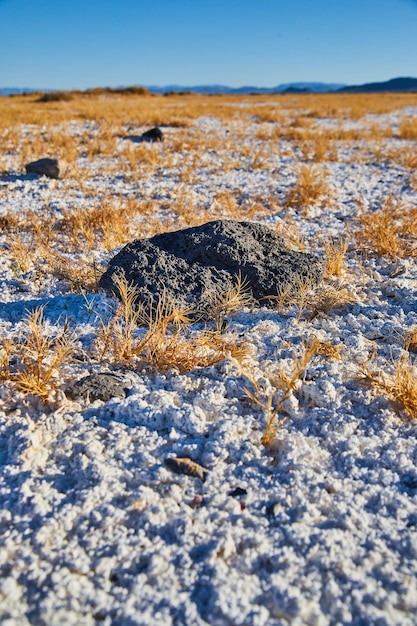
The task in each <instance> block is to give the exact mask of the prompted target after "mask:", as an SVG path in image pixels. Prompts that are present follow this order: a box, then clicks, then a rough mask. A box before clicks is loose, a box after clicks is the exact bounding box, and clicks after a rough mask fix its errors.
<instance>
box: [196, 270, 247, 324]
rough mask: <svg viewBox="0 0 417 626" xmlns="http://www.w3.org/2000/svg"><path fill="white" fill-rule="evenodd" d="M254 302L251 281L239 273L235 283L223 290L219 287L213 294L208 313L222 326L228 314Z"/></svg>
mask: <svg viewBox="0 0 417 626" xmlns="http://www.w3.org/2000/svg"><path fill="white" fill-rule="evenodd" d="M253 303H254V300H253V296H252V291H251V289H250V286H249V282H248V280H247V279H246V278H244V277H242V276H241V274H239V275H238V277H237V279H236V281H235V283H234V284H231V285H230V286H228V287H227V288H225V289H223V290H221V289H219V290H218V291H216V292H215V293H214V294H213V296H212V301H211V305H210V307H209V310H208V311H207V313H208V315H209V317H211V318H213V319H214V320H215V321H216V325H217V326H218V327H222V326H223V325H224V318H225V317H226V316H227V315H230V314H231V313H235V312H236V311H238V310H239V309H243V308H245V307H251V306H252V305H253Z"/></svg>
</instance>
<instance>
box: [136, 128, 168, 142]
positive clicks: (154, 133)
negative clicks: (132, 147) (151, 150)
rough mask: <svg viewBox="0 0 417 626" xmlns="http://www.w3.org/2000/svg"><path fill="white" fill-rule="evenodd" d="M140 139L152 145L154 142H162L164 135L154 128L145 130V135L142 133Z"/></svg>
mask: <svg viewBox="0 0 417 626" xmlns="http://www.w3.org/2000/svg"><path fill="white" fill-rule="evenodd" d="M140 138H141V139H142V141H149V142H151V143H154V142H156V141H163V140H164V135H163V133H162V130H161V129H160V128H158V127H157V126H156V127H155V128H151V129H150V130H147V131H146V133H142V135H141V136H140Z"/></svg>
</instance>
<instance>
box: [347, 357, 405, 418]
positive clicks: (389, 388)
mask: <svg viewBox="0 0 417 626" xmlns="http://www.w3.org/2000/svg"><path fill="white" fill-rule="evenodd" d="M359 379H360V381H361V382H362V383H363V384H366V385H370V386H371V387H372V388H373V389H374V390H375V392H376V393H377V394H379V395H382V396H384V397H386V398H389V399H390V400H392V401H393V402H394V404H396V405H399V407H400V408H401V409H403V410H404V411H405V412H406V413H407V415H408V416H409V417H410V418H412V419H415V418H417V364H416V362H415V360H413V359H412V358H411V357H410V355H409V354H403V355H401V356H400V357H399V358H397V359H395V360H392V361H391V363H387V364H386V369H385V371H384V370H381V369H379V370H378V371H374V370H373V369H372V367H370V366H368V365H365V364H364V365H363V367H362V368H361V371H360V374H359Z"/></svg>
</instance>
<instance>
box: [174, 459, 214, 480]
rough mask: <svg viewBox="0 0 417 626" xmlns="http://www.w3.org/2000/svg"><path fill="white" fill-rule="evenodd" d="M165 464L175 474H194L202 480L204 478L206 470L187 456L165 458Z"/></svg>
mask: <svg viewBox="0 0 417 626" xmlns="http://www.w3.org/2000/svg"><path fill="white" fill-rule="evenodd" d="M165 465H166V466H167V467H168V469H170V470H171V471H172V472H175V474H186V475H187V476H194V477H195V478H200V479H201V480H202V481H203V482H204V481H205V479H206V474H207V472H208V470H207V469H206V468H205V467H203V466H202V465H200V464H199V463H196V462H195V461H193V460H192V459H190V458H189V457H178V456H173V457H169V458H168V459H165Z"/></svg>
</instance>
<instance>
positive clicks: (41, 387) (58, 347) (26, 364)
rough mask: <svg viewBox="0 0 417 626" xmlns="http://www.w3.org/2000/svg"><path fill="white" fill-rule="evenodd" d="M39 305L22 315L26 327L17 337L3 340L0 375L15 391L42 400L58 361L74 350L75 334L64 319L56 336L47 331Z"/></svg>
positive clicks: (52, 381) (53, 382)
mask: <svg viewBox="0 0 417 626" xmlns="http://www.w3.org/2000/svg"><path fill="white" fill-rule="evenodd" d="M43 310H44V307H39V308H37V309H35V310H34V311H33V313H30V314H28V315H27V316H26V318H25V326H26V328H25V330H24V331H23V332H22V334H21V336H20V337H19V339H17V340H16V341H13V340H6V341H5V342H3V344H2V346H1V348H0V355H1V356H0V377H1V378H2V379H3V380H4V381H10V382H12V384H13V385H14V386H15V387H16V389H17V390H18V391H21V392H22V393H24V394H35V395H37V396H38V397H39V398H41V400H42V402H46V401H47V400H48V397H49V394H50V392H51V390H52V389H54V388H55V386H56V382H57V381H56V379H57V373H58V370H59V368H60V367H61V365H63V364H64V363H66V362H68V361H70V360H71V357H72V355H73V353H74V352H75V348H76V345H75V337H74V335H73V334H72V333H71V332H70V330H69V326H68V323H67V322H65V323H64V326H63V329H62V332H61V334H60V335H58V336H56V337H51V336H49V335H48V333H47V330H46V324H45V320H44V317H43Z"/></svg>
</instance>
